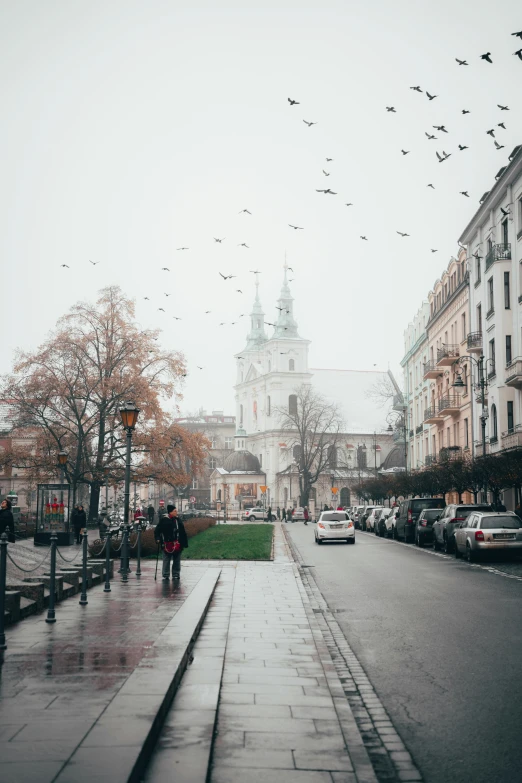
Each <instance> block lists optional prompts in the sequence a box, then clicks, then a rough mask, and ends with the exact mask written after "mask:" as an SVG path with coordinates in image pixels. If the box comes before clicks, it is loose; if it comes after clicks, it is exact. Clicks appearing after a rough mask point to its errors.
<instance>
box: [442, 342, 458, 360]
mask: <svg viewBox="0 0 522 783" xmlns="http://www.w3.org/2000/svg"><path fill="white" fill-rule="evenodd" d="M458 357H459V346H458V345H450V344H449V343H443V345H442V346H441V347H440V348H437V364H440V362H444V363H445V364H447V363H450V364H451V363H452V361H453V360H454V359H458Z"/></svg>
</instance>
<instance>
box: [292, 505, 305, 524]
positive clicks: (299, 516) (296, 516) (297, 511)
mask: <svg viewBox="0 0 522 783" xmlns="http://www.w3.org/2000/svg"><path fill="white" fill-rule="evenodd" d="M303 519H304V508H301V507H299V508H294V510H293V511H292V521H293V522H297V521H301V520H303Z"/></svg>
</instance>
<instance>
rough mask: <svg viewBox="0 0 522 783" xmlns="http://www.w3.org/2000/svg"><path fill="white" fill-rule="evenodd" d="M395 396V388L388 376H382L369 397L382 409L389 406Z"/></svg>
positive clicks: (369, 392)
mask: <svg viewBox="0 0 522 783" xmlns="http://www.w3.org/2000/svg"><path fill="white" fill-rule="evenodd" d="M395 394H396V391H395V388H394V386H393V383H392V382H391V380H390V378H389V376H388V375H382V376H381V377H380V378H379V380H378V381H376V382H375V383H374V384H373V386H371V387H370V389H369V391H368V396H369V397H370V398H371V399H372V400H373V401H374V402H376V403H377V404H378V405H379V407H380V408H384V407H385V406H389V405H390V403H391V402H392V400H393V397H394V395H395Z"/></svg>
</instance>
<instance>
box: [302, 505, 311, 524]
mask: <svg viewBox="0 0 522 783" xmlns="http://www.w3.org/2000/svg"><path fill="white" fill-rule="evenodd" d="M303 516H304V523H305V525H307V524H308V520H309V519H310V514H309V513H308V506H305V507H304V509H303Z"/></svg>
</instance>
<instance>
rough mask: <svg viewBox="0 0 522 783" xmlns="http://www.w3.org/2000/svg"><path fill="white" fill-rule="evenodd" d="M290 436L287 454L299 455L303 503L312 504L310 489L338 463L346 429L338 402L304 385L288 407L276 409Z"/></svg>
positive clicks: (297, 456) (300, 490)
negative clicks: (340, 442)
mask: <svg viewBox="0 0 522 783" xmlns="http://www.w3.org/2000/svg"><path fill="white" fill-rule="evenodd" d="M276 414H277V416H278V418H279V421H280V425H281V430H282V431H283V432H284V433H285V436H286V450H287V453H289V454H292V456H294V457H295V461H296V464H297V468H298V474H299V495H300V502H301V505H302V506H308V504H309V500H310V491H311V489H312V487H313V486H314V484H315V483H316V482H317V480H318V478H319V476H320V475H321V473H324V472H325V471H326V470H327V469H328V468H330V469H333V468H335V467H336V466H337V445H338V442H339V437H340V435H341V433H342V431H343V429H344V422H343V418H342V416H341V414H340V411H339V408H338V407H337V405H336V404H335V403H331V402H328V400H326V398H325V397H323V396H322V395H321V394H319V393H318V392H317V391H315V389H314V388H313V387H312V386H310V385H308V384H303V385H302V386H299V387H298V388H297V389H296V390H295V393H294V394H292V395H290V397H289V404H288V408H287V409H285V408H279V409H277V410H276Z"/></svg>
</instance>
